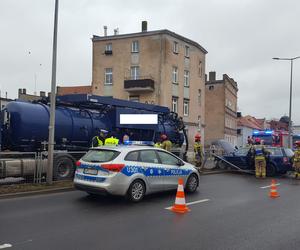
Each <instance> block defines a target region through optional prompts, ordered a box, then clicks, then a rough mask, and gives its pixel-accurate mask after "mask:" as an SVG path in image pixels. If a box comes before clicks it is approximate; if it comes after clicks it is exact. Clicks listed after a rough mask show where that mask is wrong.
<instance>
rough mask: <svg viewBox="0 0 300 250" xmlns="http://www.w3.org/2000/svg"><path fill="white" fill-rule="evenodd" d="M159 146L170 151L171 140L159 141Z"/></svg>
mask: <svg viewBox="0 0 300 250" xmlns="http://www.w3.org/2000/svg"><path fill="white" fill-rule="evenodd" d="M160 147H161V148H162V149H165V150H167V151H171V148H172V142H171V141H170V140H165V141H163V142H162V143H161V145H160Z"/></svg>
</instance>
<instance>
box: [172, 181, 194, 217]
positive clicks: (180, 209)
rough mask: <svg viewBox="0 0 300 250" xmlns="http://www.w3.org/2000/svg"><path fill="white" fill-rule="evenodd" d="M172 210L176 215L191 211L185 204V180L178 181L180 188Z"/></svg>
mask: <svg viewBox="0 0 300 250" xmlns="http://www.w3.org/2000/svg"><path fill="white" fill-rule="evenodd" d="M171 210H172V211H173V212H175V213H182V214H184V213H186V212H189V211H191V210H190V209H189V208H188V207H187V206H186V204H185V197H184V190H183V179H182V178H179V179H178V188H177V193H176V199H175V204H174V206H173V207H172V208H171Z"/></svg>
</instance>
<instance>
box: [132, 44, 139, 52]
mask: <svg viewBox="0 0 300 250" xmlns="http://www.w3.org/2000/svg"><path fill="white" fill-rule="evenodd" d="M131 52H132V53H138V52H139V41H133V42H132V44H131Z"/></svg>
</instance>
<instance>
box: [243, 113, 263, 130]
mask: <svg viewBox="0 0 300 250" xmlns="http://www.w3.org/2000/svg"><path fill="white" fill-rule="evenodd" d="M258 120H263V119H256V118H255V117H253V116H250V115H246V116H244V117H240V118H239V119H238V126H242V127H248V128H252V129H257V130H263V129H264V127H263V124H261V122H260V121H258Z"/></svg>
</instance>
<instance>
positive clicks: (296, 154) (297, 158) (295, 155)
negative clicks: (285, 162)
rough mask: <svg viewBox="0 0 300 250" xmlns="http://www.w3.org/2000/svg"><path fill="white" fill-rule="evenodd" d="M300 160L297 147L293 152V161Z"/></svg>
mask: <svg viewBox="0 0 300 250" xmlns="http://www.w3.org/2000/svg"><path fill="white" fill-rule="evenodd" d="M299 161H300V148H297V149H296V151H295V152H294V162H299Z"/></svg>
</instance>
